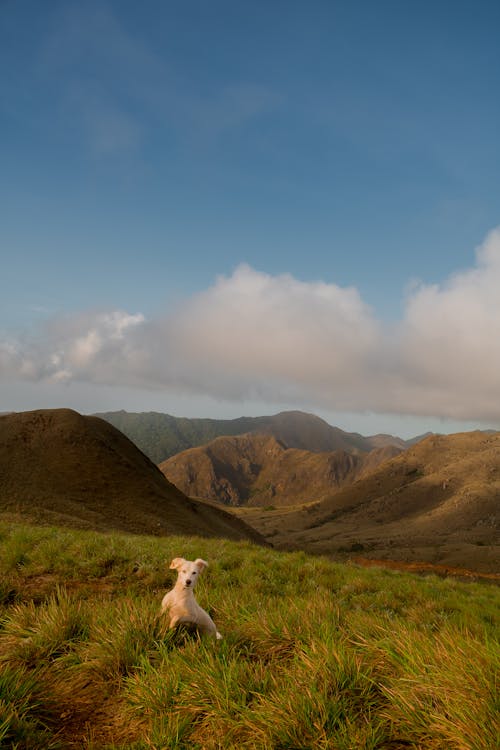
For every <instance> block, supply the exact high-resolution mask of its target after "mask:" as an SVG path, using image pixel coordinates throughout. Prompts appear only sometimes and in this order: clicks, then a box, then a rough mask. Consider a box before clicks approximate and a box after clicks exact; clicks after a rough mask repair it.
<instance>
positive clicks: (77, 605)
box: [0, 524, 500, 750]
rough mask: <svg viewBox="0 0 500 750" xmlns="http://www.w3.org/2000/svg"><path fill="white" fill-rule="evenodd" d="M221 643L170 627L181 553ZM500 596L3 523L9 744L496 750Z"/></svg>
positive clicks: (2, 710)
mask: <svg viewBox="0 0 500 750" xmlns="http://www.w3.org/2000/svg"><path fill="white" fill-rule="evenodd" d="M178 555H183V556H185V557H187V558H190V559H194V558H195V557H198V556H200V557H203V558H205V559H207V560H208V561H209V563H210V567H209V569H208V570H207V572H206V573H205V575H204V577H203V578H202V579H201V580H200V583H199V586H198V590H197V598H198V600H199V601H200V603H201V604H202V606H205V608H207V609H208V610H209V611H210V613H211V615H212V616H213V618H214V620H215V622H216V623H217V626H218V629H219V630H220V631H221V632H222V633H223V636H224V638H223V640H222V641H220V642H218V643H216V642H213V641H211V640H208V641H206V640H201V641H200V640H198V639H197V638H196V637H193V636H192V635H189V634H188V633H183V632H177V633H173V632H171V631H168V629H167V627H166V623H165V621H164V620H162V618H160V617H159V616H158V609H159V603H160V601H161V597H162V595H163V593H164V591H165V590H166V589H167V588H169V587H170V585H171V584H172V583H173V572H172V571H170V570H169V569H168V562H169V561H170V559H171V558H172V557H175V556H178ZM499 599H500V596H499V590H498V589H497V588H495V587H494V586H491V585H485V584H476V583H469V584H465V583H460V582H458V581H456V580H453V579H445V580H443V579H438V578H434V577H427V578H419V577H416V576H412V575H409V574H402V573H398V572H394V571H388V570H382V569H376V568H368V569H362V568H358V567H356V566H353V565H341V564H334V563H331V562H329V561H328V560H326V559H324V558H319V557H318V558H314V557H310V556H308V555H306V554H304V553H301V552H299V553H277V552H274V551H272V550H269V549H262V548H258V547H255V546H252V545H250V544H246V543H233V542H228V541H225V540H207V539H197V538H194V537H189V538H181V537H170V538H163V539H152V538H147V537H135V536H125V535H103V534H95V533H88V532H78V531H69V530H62V529H57V528H40V527H29V526H19V525H18V526H16V525H11V526H8V525H6V524H0V747H6V748H7V747H9V748H14V749H16V748H17V750H23V749H24V748H33V749H39V748H42V747H43V748H49V749H50V748H63V749H64V748H84V749H85V750H98V749H99V750H106V749H107V750H146V749H157V750H170V749H171V748H172V749H173V748H177V749H178V750H221V749H226V748H227V749H231V748H245V749H247V750H404V749H406V748H412V749H413V750H492V748H495V747H498V746H499V741H500V736H499V726H498V715H499V708H500V706H499V703H498V694H497V692H496V689H497V688H496V680H497V679H498V677H497V676H498V674H499V672H500V669H499V668H500V663H499V662H500V659H499V645H498V612H499V606H498V605H499Z"/></svg>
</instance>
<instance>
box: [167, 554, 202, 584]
mask: <svg viewBox="0 0 500 750" xmlns="http://www.w3.org/2000/svg"><path fill="white" fill-rule="evenodd" d="M206 567H208V563H207V562H205V560H202V559H201V558H199V557H198V559H197V560H195V561H194V562H191V560H185V559H184V558H183V557H174V559H173V560H172V562H171V563H170V568H171V569H172V570H176V571H177V583H179V582H180V583H181V584H182V586H183V587H184V588H186V589H193V588H194V587H195V584H196V581H197V580H198V578H199V576H200V573H202V572H203V571H204V570H205V568H206Z"/></svg>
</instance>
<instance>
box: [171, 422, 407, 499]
mask: <svg viewBox="0 0 500 750" xmlns="http://www.w3.org/2000/svg"><path fill="white" fill-rule="evenodd" d="M399 452H400V449H399V448H396V447H395V446H387V445H386V446H384V447H381V448H375V449H373V450H372V451H370V452H368V453H363V452H361V451H357V452H355V453H350V452H348V451H346V450H337V451H328V452H325V451H323V452H319V451H318V452H313V451H306V450H303V449H300V448H289V447H288V445H287V444H286V443H284V442H282V441H280V440H277V438H275V437H274V436H273V435H266V434H260V433H246V434H243V435H235V436H233V437H226V436H221V437H218V438H215V439H214V440H212V441H211V442H210V443H208V444H207V445H204V446H198V447H196V448H190V449H188V450H186V451H182V452H181V453H178V454H176V455H175V456H172V457H171V458H169V459H167V460H166V461H163V462H162V463H161V464H159V468H160V470H161V471H162V472H163V473H164V474H165V476H166V477H167V479H168V480H169V481H171V482H172V483H173V484H175V486H176V487H179V489H181V490H182V492H184V493H185V494H186V495H188V496H192V497H199V498H202V499H205V500H215V501H218V502H221V503H223V504H226V505H232V506H239V505H250V506H253V505H260V506H266V505H271V504H272V505H274V506H283V505H294V504H297V503H302V502H311V501H313V500H318V499H320V498H322V497H324V496H326V495H328V494H330V493H331V492H332V491H333V490H335V489H338V488H340V487H342V486H344V485H345V484H348V483H351V482H353V481H355V479H356V478H358V477H360V476H363V475H364V474H366V473H367V472H369V471H372V470H373V469H374V468H375V467H376V466H377V465H378V464H379V463H380V462H381V461H384V460H387V459H388V458H390V457H392V456H394V455H396V454H397V453H399Z"/></svg>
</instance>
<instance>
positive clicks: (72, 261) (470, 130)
mask: <svg viewBox="0 0 500 750" xmlns="http://www.w3.org/2000/svg"><path fill="white" fill-rule="evenodd" d="M0 21H1V23H0V64H1V66H2V69H3V70H4V71H9V75H8V76H7V75H5V76H3V77H2V79H1V80H0V135H1V138H0V158H1V160H2V173H1V174H0V198H1V201H2V206H3V209H4V210H3V215H2V221H1V223H0V260H1V266H0V268H1V272H2V280H3V285H2V296H1V298H0V411H27V410H31V409H36V408H62V407H68V408H74V409H76V410H77V411H79V412H81V413H87V414H91V413H96V412H102V411H116V410H120V409H124V410H125V411H129V412H131V411H132V412H133V411H158V412H160V413H168V414H171V415H178V414H180V415H182V416H187V417H190V418H195V417H200V418H203V417H207V418H212V419H219V418H223V419H235V418H238V417H239V416H242V415H243V414H245V413H246V414H248V416H262V415H264V414H274V413H278V412H280V411H284V410H299V411H305V412H308V413H313V414H315V415H317V416H319V417H321V418H323V419H325V421H327V422H328V423H329V424H330V425H334V426H337V427H340V428H341V429H343V430H345V431H348V432H359V433H360V434H362V435H370V434H376V433H379V432H381V433H387V434H392V435H397V436H399V437H402V438H403V439H408V438H410V437H414V436H416V435H420V434H423V433H425V432H427V431H430V432H441V433H445V434H446V433H450V432H460V431H469V430H472V429H500V385H499V381H498V372H499V371H500V295H499V294H498V289H499V288H500V210H499V205H498V195H500V173H499V170H498V164H499V163H500V139H499V138H498V132H500V100H499V99H498V96H497V94H496V92H497V91H498V89H499V87H500V48H499V46H498V43H497V38H496V37H497V29H498V27H499V23H500V6H499V5H498V3H494V2H492V1H490V0H487V1H485V2H483V3H481V4H480V6H478V7H475V8H474V9H473V10H472V9H471V8H470V7H469V6H468V5H467V4H462V3H456V2H453V3H452V2H451V0H442V2H440V3H438V4H437V5H436V6H434V7H433V8H432V9H427V8H425V7H414V8H402V7H401V6H400V5H399V4H397V3H394V2H392V1H391V0H382V2H380V3H378V4H377V6H376V7H375V6H374V5H373V4H372V3H368V2H363V1H361V2H359V3H356V4H346V3H342V2H339V3H333V4H332V3H330V2H326V0H318V2H317V3H314V4H312V5H310V6H307V7H304V6H302V5H301V4H294V3H284V2H281V0H277V2H275V3H271V4H269V3H262V2H257V3H255V4H253V5H252V7H251V8H247V7H246V6H243V5H240V4H234V3H231V2H229V1H228V0H214V2H213V3H211V4H210V5H209V6H207V5H206V4H205V3H204V2H202V0H194V2H193V3H190V4H189V6H184V5H179V4H168V5H167V4H164V3H162V2H159V1H158V0H148V2H146V3H145V4H143V5H141V7H140V8H138V6H137V5H136V4H135V3H133V2H132V1H131V0H120V1H118V0H108V1H105V0H104V1H103V2H101V1H97V0H89V2H88V3H85V4H82V3H79V2H76V1H75V2H72V1H71V0H70V1H69V2H68V1H67V0H54V2H53V3H51V5H50V8H48V9H47V8H46V7H43V6H42V5H41V4H40V3H37V2H35V0H25V1H24V2H23V3H10V4H2V5H1V7H0Z"/></svg>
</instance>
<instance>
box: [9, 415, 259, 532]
mask: <svg viewBox="0 0 500 750" xmlns="http://www.w3.org/2000/svg"><path fill="white" fill-rule="evenodd" d="M5 512H10V513H12V514H20V515H21V516H23V517H25V518H30V519H32V520H35V521H37V522H46V523H52V524H58V525H71V526H76V527H78V528H91V529H101V530H111V529H116V530H121V531H131V532H134V533H148V534H159V535H162V534H172V533H174V534H175V533H185V534H189V533H193V532H196V533H197V534H200V535H208V536H228V537H229V538H232V539H248V538H252V539H255V540H257V538H258V535H257V534H256V532H254V531H253V530H251V529H249V528H248V527H247V526H245V524H244V523H242V522H241V521H239V520H238V519H235V518H234V517H233V516H231V515H229V514H228V513H226V512H224V510H222V509H221V508H214V507H212V506H209V505H207V504H206V503H200V502H196V501H194V500H191V499H189V498H187V497H186V496H185V495H183V493H182V492H181V491H180V490H178V489H177V488H176V487H174V486H173V485H172V484H171V483H170V482H168V481H167V480H166V479H165V477H164V475H163V474H162V473H161V471H160V470H159V469H158V467H157V466H156V465H155V464H153V463H152V461H150V460H149V459H148V458H147V456H145V455H144V454H143V453H141V451H140V450H139V449H138V448H137V446H135V445H134V444H133V443H132V442H131V441H130V440H129V439H128V438H127V437H125V435H123V434H122V433H121V432H119V430H117V429H116V428H114V427H113V426H112V425H110V424H108V423H107V422H105V421H104V420H102V419H99V418H97V417H85V416H82V415H81V414H78V413H77V412H75V411H72V410H70V409H40V410H37V411H31V412H21V413H19V414H9V415H7V416H2V417H0V513H5Z"/></svg>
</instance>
